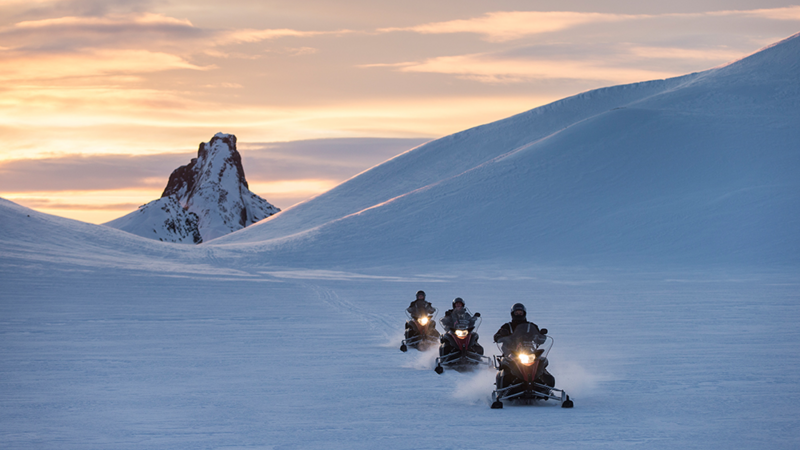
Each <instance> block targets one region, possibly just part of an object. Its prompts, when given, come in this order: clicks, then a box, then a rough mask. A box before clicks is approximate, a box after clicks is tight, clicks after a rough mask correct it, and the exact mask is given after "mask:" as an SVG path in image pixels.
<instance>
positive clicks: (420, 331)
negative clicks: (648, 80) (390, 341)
mask: <svg viewBox="0 0 800 450" xmlns="http://www.w3.org/2000/svg"><path fill="white" fill-rule="evenodd" d="M406 316H407V317H408V320H407V321H406V332H405V339H403V342H402V344H400V351H402V352H405V351H408V347H411V348H416V349H417V350H420V351H425V350H427V349H428V348H429V347H430V346H431V345H433V344H434V343H436V342H437V341H438V340H439V336H440V335H439V332H438V331H436V308H433V311H432V312H431V311H426V310H425V309H423V308H414V309H413V310H412V311H408V310H406Z"/></svg>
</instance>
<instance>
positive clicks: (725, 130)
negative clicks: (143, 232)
mask: <svg viewBox="0 0 800 450" xmlns="http://www.w3.org/2000/svg"><path fill="white" fill-rule="evenodd" d="M798 41H800V39H798V38H797V37H795V38H793V39H789V40H787V41H785V42H783V43H780V44H779V45H776V46H773V47H770V48H767V49H765V50H764V52H762V53H759V54H756V55H754V56H752V57H751V58H748V59H745V60H743V61H740V62H737V63H734V64H731V65H729V66H726V67H722V68H718V69H714V70H712V71H709V72H704V73H700V74H692V75H689V76H686V77H682V78H679V79H674V80H663V81H654V82H649V83H643V84H637V85H630V86H620V87H612V88H607V89H603V90H600V91H592V92H588V93H585V94H581V95H579V96H576V97H572V98H568V99H565V100H562V101H560V102H557V103H555V104H552V105H548V106H546V107H543V108H537V109H535V110H532V111H530V112H528V113H523V114H521V115H518V116H515V117H512V118H509V119H507V120H505V121H501V122H498V123H494V124H489V125H485V126H482V127H478V128H476V129H472V130H467V131H465V132H462V133H459V134H457V135H453V136H449V137H446V138H443V139H440V140H438V141H435V142H432V143H430V144H426V145H423V146H421V147H419V148H417V149H414V150H411V151H409V152H406V153H404V154H402V155H399V156H398V157H396V158H393V159H392V160H390V161H388V162H386V163H385V164H383V165H380V166H377V167H375V168H373V169H371V170H369V171H367V172H365V173H362V174H361V175H359V176H357V177H354V178H353V179H351V180H349V181H348V182H346V183H344V184H342V185H341V186H339V187H337V188H335V189H334V190H332V191H330V192H328V193H326V194H323V195H321V196H319V197H317V198H315V199H313V200H310V201H308V202H306V203H303V204H301V205H298V206H296V207H293V208H290V209H287V210H285V211H283V212H281V213H279V214H278V215H275V216H273V217H272V218H270V219H267V220H265V221H262V222H260V223H258V224H256V225H253V226H251V227H248V228H246V229H244V230H241V231H238V232H235V233H232V234H230V235H228V236H224V237H222V238H219V239H216V240H213V241H210V242H206V243H203V244H201V245H198V246H187V245H181V244H173V243H167V242H158V241H154V240H151V239H146V238H143V237H139V236H135V235H132V234H129V233H125V232H123V231H120V230H117V229H113V228H110V227H106V226H98V225H91V224H86V223H81V222H77V221H73V220H69V219H62V218H58V217H54V216H48V215H46V214H41V213H38V212H35V211H32V210H29V209H27V208H24V207H21V206H18V205H15V204H13V203H11V202H8V201H6V200H0V285H2V289H0V336H2V337H0V443H2V447H3V448H9V449H50V448H52V449H56V448H57V449H107V448H114V449H142V448H169V449H171V448H191V449H245V448H247V449H260V448H270V449H288V448H312V449H316V448H319V449H322V448H324V449H338V448H342V449H344V448H347V449H352V448H356V449H359V448H364V449H366V448H370V449H372V448H437V449H439V448H453V449H461V448H494V447H499V446H503V447H508V448H520V447H523V446H525V447H537V448H538V447H542V448H548V449H575V448H609V449H611V448H613V449H618V448H653V449H672V448H697V449H716V448H719V449H728V448H737V449H761V448H770V449H792V448H797V446H798V438H797V436H800V406H798V405H800V383H798V381H800V380H799V379H798V375H797V368H798V367H800V352H798V351H797V348H798V345H800V330H798V327H797V323H798V320H800V277H799V276H798V275H800V271H799V270H798V269H799V268H800V267H799V266H800V264H798V263H800V261H798V255H800V252H799V250H800V248H798V235H797V232H796V230H797V229H798V215H799V214H800V208H798V206H800V205H798V194H797V193H798V192H800V191H798V187H800V186H798V183H799V182H798V180H797V178H798V177H796V172H797V168H798V167H800V161H798V157H799V156H798V149H799V148H800V145H798V144H799V143H800V135H798V131H797V130H796V128H797V127H796V124H797V123H800V121H798V119H800V118H799V117H798V114H799V113H800V110H798V108H797V106H798V104H800V103H798V99H800V86H799V85H798V83H800V80H798V79H797V77H796V75H793V74H796V73H797V72H796V70H795V69H796V68H797V64H798V61H800V57H798V49H799V48H800V42H798ZM792 71H794V72H792ZM419 289H423V290H425V291H426V292H427V294H428V299H429V300H430V301H432V302H433V304H434V306H436V307H438V308H439V309H440V310H442V309H443V308H444V309H446V307H447V305H449V304H450V301H451V300H452V298H453V297H456V296H458V297H462V298H464V299H465V300H466V302H467V306H468V307H469V308H470V309H471V310H472V311H476V312H480V313H481V315H482V318H483V323H482V325H481V328H480V330H478V332H479V334H480V335H481V343H482V344H483V345H484V347H485V348H486V350H487V352H488V353H490V354H491V353H497V352H496V349H495V347H494V345H493V344H492V343H491V335H492V334H493V333H494V332H495V331H496V330H497V328H499V326H500V325H501V324H502V323H504V322H505V321H507V320H508V318H509V308H510V307H511V305H512V304H514V303H516V302H522V303H525V304H526V306H527V307H528V311H529V317H530V318H531V320H533V321H534V322H536V323H537V324H539V325H540V326H542V327H546V328H548V329H549V330H550V331H549V333H550V335H551V336H552V337H553V338H554V339H555V345H554V346H553V349H552V351H551V352H550V357H549V359H550V361H551V365H550V368H549V370H550V372H551V373H553V375H554V376H555V377H556V384H557V386H558V387H559V388H563V389H564V390H566V391H567V393H569V394H570V396H571V397H572V398H574V400H575V408H573V409H561V408H559V407H558V406H557V405H555V404H552V403H550V404H543V405H538V406H530V407H524V406H512V405H508V406H506V407H505V408H504V409H502V410H492V409H490V408H489V395H490V393H491V389H492V381H493V373H492V372H491V371H490V370H485V371H477V372H474V373H465V374H459V373H454V372H449V371H448V372H445V373H444V374H442V375H437V374H436V373H435V372H434V371H433V370H432V369H433V359H434V358H435V353H434V352H427V353H419V352H416V351H414V350H410V351H409V352H408V353H402V352H400V351H399V344H400V340H401V337H402V330H403V322H404V320H405V316H404V314H403V311H404V309H405V307H406V306H407V305H408V302H409V301H411V300H412V299H413V295H414V293H415V292H416V291H417V290H419Z"/></svg>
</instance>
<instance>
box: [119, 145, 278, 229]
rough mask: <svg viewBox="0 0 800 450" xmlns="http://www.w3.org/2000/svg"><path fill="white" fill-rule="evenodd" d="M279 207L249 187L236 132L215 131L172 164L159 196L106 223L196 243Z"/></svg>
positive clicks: (263, 216)
mask: <svg viewBox="0 0 800 450" xmlns="http://www.w3.org/2000/svg"><path fill="white" fill-rule="evenodd" d="M278 211H280V209H278V208H276V207H274V206H272V205H271V204H269V203H268V202H267V201H266V200H264V199H263V198H261V197H259V196H257V195H256V194H254V193H252V192H250V189H249V188H248V185H247V180H246V179H245V176H244V168H243V167H242V158H241V156H240V155H239V152H238V151H237V150H236V136H234V135H231V134H223V133H217V134H216V135H214V137H213V138H211V141H209V142H207V143H201V144H200V148H199V150H198V151H197V158H194V159H192V161H191V162H190V163H189V164H188V165H185V166H181V167H179V168H177V169H175V171H174V172H172V174H171V175H170V177H169V182H168V183H167V187H166V188H164V192H163V193H162V194H161V198H160V199H158V200H153V201H152V202H150V203H147V204H145V205H142V206H141V207H139V209H138V210H136V211H134V212H132V213H130V214H127V215H125V216H123V217H120V218H118V219H115V220H112V221H110V222H108V223H106V224H105V225H107V226H109V227H112V228H117V229H120V230H123V231H127V232H129V233H133V234H136V235H139V236H143V237H146V238H150V239H158V240H160V241H166V242H186V243H194V244H198V243H200V242H202V241H204V240H210V239H214V238H216V237H220V236H224V235H225V234H228V233H230V232H232V231H236V230H240V229H242V228H244V227H246V226H248V225H252V224H254V223H256V222H258V221H259V220H261V219H264V218H266V217H269V216H271V215H272V214H275V213H277V212H278Z"/></svg>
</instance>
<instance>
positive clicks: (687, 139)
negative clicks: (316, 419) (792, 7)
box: [211, 36, 800, 265]
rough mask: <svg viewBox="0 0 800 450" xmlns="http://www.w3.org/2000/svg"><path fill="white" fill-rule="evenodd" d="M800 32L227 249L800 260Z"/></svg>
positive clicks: (548, 113)
mask: <svg viewBox="0 0 800 450" xmlns="http://www.w3.org/2000/svg"><path fill="white" fill-rule="evenodd" d="M798 64H800V36H793V37H791V38H789V39H787V40H785V41H783V42H780V43H778V44H776V45H774V46H772V47H769V48H766V49H764V50H763V51H761V52H759V53H756V54H754V55H752V56H750V57H748V58H745V59H743V60H740V61H737V62H735V63H732V64H730V65H727V66H725V67H721V68H717V69H712V70H709V71H706V72H702V73H696V74H692V75H688V76H685V77H680V78H675V79H669V80H663V81H651V82H646V83H637V84H633V85H626V86H617V87H612V88H606V89H600V90H596V91H591V92H587V93H584V94H580V95H577V96H575V97H571V98H567V99H564V100H561V101H559V102H556V103H553V104H550V105H547V106H543V107H541V108H537V109H534V110H532V111H529V112H526V113H523V114H520V115H517V116H514V117H511V118H509V119H506V120H503V121H500V122H496V123H492V124H489V125H484V126H481V127H477V128H473V129H470V130H467V131H464V132H461V133H457V134H455V135H452V136H448V137H445V138H442V139H439V140H437V141H434V142H431V143H428V144H426V145H423V146H421V147H419V148H416V149H414V150H412V151H409V152H406V153H404V154H402V155H400V156H398V157H396V158H394V159H392V160H390V161H388V162H386V163H384V164H383V165H381V166H378V167H376V168H374V169H372V170H370V171H368V172H366V173H363V174H361V175H359V176H357V177H355V178H353V179H351V180H349V181H347V182H346V183H343V184H342V185H340V186H338V187H337V188H335V189H333V190H331V191H329V192H327V193H325V194H323V195H320V196H318V197H316V198H315V199H312V200H310V201H308V202H305V203H303V204H300V205H297V206H295V207H293V208H290V209H289V210H286V211H284V212H283V213H281V214H278V215H276V216H273V217H272V218H270V219H269V220H267V221H264V222H262V223H260V224H258V225H256V226H254V227H251V228H248V229H247V230H243V231H240V232H238V233H234V234H231V235H228V236H225V237H223V238H220V239H217V240H215V241H214V242H212V243H211V245H213V246H223V245H225V246H227V245H235V244H238V243H242V244H246V245H247V246H248V247H250V248H251V249H252V251H258V252H261V251H264V252H269V255H270V259H272V258H274V259H275V260H281V261H290V262H291V263H294V264H300V263H302V262H305V261H313V260H321V261H330V260H336V261H338V262H341V263H343V264H359V263H360V262H363V261H372V262H376V263H380V262H387V261H391V262H394V261H401V260H402V261H414V260H417V259H418V258H425V259H432V260H436V261H465V260H469V261H479V260H518V261H527V262H533V263H538V264H551V263H557V264H601V265H607V264H612V265H619V264H623V265H629V264H634V265H636V264H642V263H648V264H664V263H667V264H687V263H692V264H700V265H702V264H722V265H726V264H745V265H746V264H779V265H780V264H797V263H798V262H800V234H798V233H797V232H796V230H797V229H800V196H798V195H797V192H800V177H797V176H796V172H797V168H798V167H800V151H798V148H800V127H798V126H797V124H798V123H800V77H798V76H797V73H798Z"/></svg>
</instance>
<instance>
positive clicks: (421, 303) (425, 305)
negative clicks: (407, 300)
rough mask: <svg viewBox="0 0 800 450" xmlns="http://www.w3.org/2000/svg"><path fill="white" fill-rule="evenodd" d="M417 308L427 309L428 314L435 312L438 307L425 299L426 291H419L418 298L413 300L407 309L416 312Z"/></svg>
mask: <svg viewBox="0 0 800 450" xmlns="http://www.w3.org/2000/svg"><path fill="white" fill-rule="evenodd" d="M417 310H419V311H425V312H426V313H428V314H433V313H434V312H435V311H436V308H434V307H433V305H431V303H430V302H428V301H426V300H425V291H417V299H416V300H413V301H412V302H411V304H410V305H408V308H406V311H408V313H409V314H412V315H413V314H414V313H415V312H416V311H417Z"/></svg>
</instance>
